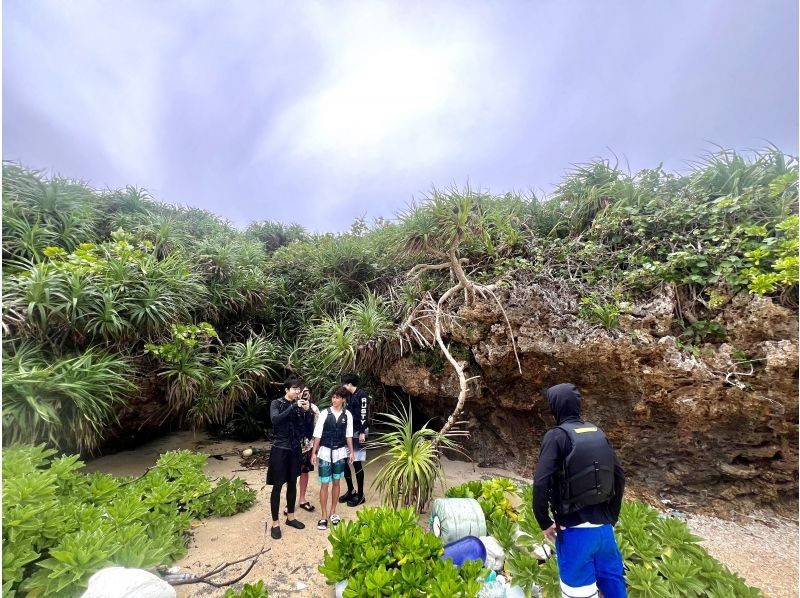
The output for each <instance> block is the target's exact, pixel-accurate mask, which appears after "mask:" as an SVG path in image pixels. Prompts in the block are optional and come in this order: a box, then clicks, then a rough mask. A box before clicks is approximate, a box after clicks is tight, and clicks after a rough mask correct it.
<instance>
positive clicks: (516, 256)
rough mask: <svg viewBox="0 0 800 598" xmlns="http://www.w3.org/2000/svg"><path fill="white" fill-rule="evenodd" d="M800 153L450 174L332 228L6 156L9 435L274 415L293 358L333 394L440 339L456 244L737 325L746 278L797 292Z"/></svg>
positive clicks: (708, 327) (591, 293)
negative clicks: (451, 184) (724, 312)
mask: <svg viewBox="0 0 800 598" xmlns="http://www.w3.org/2000/svg"><path fill="white" fill-rule="evenodd" d="M797 172H798V171H797V160H796V158H794V157H790V156H786V155H784V154H783V153H782V152H780V151H778V150H776V149H772V148H771V149H767V150H765V151H763V152H761V153H759V154H755V155H751V156H747V157H746V156H742V155H739V154H736V153H734V152H720V153H717V154H714V155H710V156H708V157H707V158H706V159H705V160H704V161H702V162H701V163H698V164H696V165H695V167H694V170H693V171H692V172H691V173H689V174H687V175H676V174H670V173H666V172H664V171H663V170H662V169H661V168H660V167H658V168H655V169H651V170H645V171H642V172H639V173H636V174H628V173H626V172H623V171H622V170H620V169H619V168H618V167H617V166H616V165H614V164H611V163H610V162H608V161H597V162H594V163H592V164H588V165H585V166H579V167H576V168H575V169H574V170H573V171H572V172H571V173H569V174H568V176H567V177H566V178H565V179H564V181H563V182H562V184H561V185H559V186H558V187H557V189H556V190H555V192H554V194H553V196H552V197H551V198H549V199H546V200H544V199H540V198H537V197H535V196H533V195H524V194H516V193H506V194H502V195H493V194H491V193H489V192H488V191H482V190H475V189H470V188H464V189H456V188H453V189H446V190H434V191H432V192H431V193H430V195H429V196H427V197H425V198H423V199H421V200H420V201H418V202H416V203H415V204H413V205H411V206H409V207H408V208H407V210H405V211H404V212H403V213H402V214H399V215H398V218H397V219H396V220H395V221H392V222H389V221H384V220H381V221H378V222H376V223H375V224H374V225H372V226H368V225H367V224H366V223H365V222H363V221H358V222H356V223H355V224H354V225H353V227H352V228H351V230H350V231H348V232H344V233H342V234H336V235H334V234H324V235H312V234H308V233H307V232H306V231H304V230H303V229H302V228H301V227H299V226H297V225H283V224H279V223H274V222H260V223H254V224H252V225H251V226H250V227H248V228H247V229H246V230H244V231H240V230H237V229H235V228H234V227H233V226H231V225H230V224H229V223H227V222H225V221H223V220H221V219H219V218H217V217H216V216H214V215H212V214H210V213H208V212H204V211H201V210H197V209H191V208H184V207H178V206H172V205H167V204H163V203H159V202H156V201H154V200H152V199H151V198H150V197H149V196H148V195H147V194H146V193H144V192H143V191H141V190H137V189H133V188H127V189H122V190H115V191H95V190H92V189H90V188H88V187H87V186H85V185H83V184H81V183H79V182H75V181H70V180H66V179H62V178H51V179H48V178H45V177H43V176H41V175H40V174H38V173H36V172H31V171H29V170H26V169H24V168H21V167H19V166H15V165H5V166H4V169H3V174H4V184H3V289H4V293H3V328H4V344H3V436H4V439H5V440H4V442H6V443H17V442H31V443H38V442H47V443H48V445H50V446H53V447H57V448H60V449H62V450H78V451H81V452H83V453H87V452H90V451H92V450H93V449H94V448H95V447H96V446H97V445H98V443H99V442H100V440H101V438H102V436H103V430H104V429H105V428H106V427H107V426H110V425H114V423H115V418H116V417H117V414H118V413H119V407H120V406H121V405H123V404H125V403H126V402H128V401H129V400H130V399H131V397H137V399H138V400H142V399H143V398H144V399H149V400H150V401H151V402H152V403H154V404H157V405H158V406H159V409H160V411H159V414H158V417H156V418H154V420H157V422H166V421H174V420H184V421H188V422H190V423H191V424H192V425H193V426H195V427H200V426H203V425H205V424H208V423H213V422H221V421H225V420H227V419H229V418H230V417H231V416H232V415H233V414H235V413H238V417H239V419H240V420H241V421H243V422H244V423H245V424H246V425H248V426H249V427H250V428H251V429H252V428H253V427H254V424H253V422H252V418H251V417H250V416H249V415H248V413H247V411H246V409H244V410H243V405H246V404H247V403H248V401H250V400H252V399H253V398H254V397H256V396H261V395H264V394H265V393H267V391H268V389H269V384H270V383H272V382H275V381H277V380H280V379H282V378H283V376H285V374H286V373H287V372H297V373H300V374H302V375H303V376H305V377H306V378H307V379H308V380H309V381H310V382H311V383H312V385H313V387H314V390H315V392H316V394H323V393H324V392H326V391H327V390H328V389H329V388H330V386H331V385H332V384H333V382H334V381H335V379H336V378H337V376H338V374H339V373H341V372H342V371H344V370H349V369H356V370H358V371H359V372H360V373H362V374H363V375H364V376H365V377H366V378H367V379H368V377H369V375H370V373H373V372H375V371H376V369H377V368H378V367H380V365H381V364H382V363H383V362H385V361H386V360H391V359H394V358H395V357H396V356H397V355H398V354H399V353H400V351H407V350H408V349H409V348H410V347H409V343H410V344H411V346H417V347H419V344H420V341H421V339H420V337H419V335H418V330H419V328H415V327H414V326H412V325H410V323H411V322H412V320H413V317H417V316H420V315H421V314H422V312H424V309H423V310H422V312H421V311H420V306H423V307H424V306H425V305H428V304H429V302H431V301H436V300H437V298H439V297H441V296H442V294H443V293H444V292H445V291H446V290H447V289H448V288H450V287H452V282H451V276H460V273H459V272H457V271H456V270H454V267H452V266H451V267H438V266H440V265H443V264H444V265H446V264H447V262H448V259H450V258H454V259H455V260H456V261H455V262H451V263H457V264H459V266H458V268H461V266H462V265H463V272H462V273H465V275H467V276H469V277H470V279H471V280H474V281H475V282H477V283H481V284H494V283H499V284H501V285H502V284H507V283H513V282H515V281H522V282H525V281H534V280H539V281H549V282H551V283H557V284H559V285H561V286H562V287H563V286H567V287H568V288H570V289H573V290H574V293H575V295H576V298H583V300H582V302H581V304H580V305H581V310H580V313H579V317H581V318H584V319H585V320H587V321H588V322H590V323H592V324H596V325H598V326H603V327H605V328H608V329H613V328H614V327H616V326H618V322H619V314H620V313H621V311H624V306H625V305H626V302H627V301H628V300H629V299H630V298H632V297H634V296H635V295H637V294H646V293H648V292H650V291H651V290H652V289H654V288H655V287H657V286H659V285H663V284H672V285H674V286H675V289H676V292H677V294H678V297H679V298H680V311H679V313H676V314H675V329H676V334H680V335H682V336H683V342H684V345H685V346H686V347H687V348H688V349H691V347H692V346H693V344H696V343H700V342H708V341H715V340H718V339H720V338H724V330H716V329H714V327H713V326H712V324H711V320H712V319H713V318H714V316H715V315H716V314H717V313H718V312H719V310H720V309H721V308H722V307H724V305H725V304H726V303H727V302H728V301H730V299H731V298H732V297H733V296H734V295H735V294H736V293H742V292H743V293H757V294H762V295H768V296H770V297H772V298H773V299H774V300H775V301H779V302H781V303H783V304H785V305H790V306H792V307H796V305H797V289H798V285H797V281H798V264H797V251H798V237H797V228H798V220H797V198H798V192H797ZM422 264H428V265H431V266H437V267H432V268H425V267H424V266H422ZM415 267H416V268H415ZM451 300H452V301H456V302H457V301H460V300H461V299H460V298H459V297H458V296H454V297H453V298H452V299H451ZM426 302H427V303H426ZM415 310H416V311H415ZM422 315H424V314H422ZM415 330H416V331H417V332H415ZM415 335H416V336H415ZM423 344H424V343H423ZM426 350H427V351H430V348H427V349H426ZM435 352H436V349H435V348H434V349H433V353H435ZM467 353H469V351H468V348H467ZM467 357H469V356H467ZM434 361H435V358H434ZM255 429H257V426H255Z"/></svg>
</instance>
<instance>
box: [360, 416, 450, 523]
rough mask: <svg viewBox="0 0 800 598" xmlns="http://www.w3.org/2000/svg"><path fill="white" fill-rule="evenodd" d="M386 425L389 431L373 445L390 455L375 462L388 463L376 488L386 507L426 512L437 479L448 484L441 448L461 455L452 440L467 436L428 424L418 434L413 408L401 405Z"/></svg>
mask: <svg viewBox="0 0 800 598" xmlns="http://www.w3.org/2000/svg"><path fill="white" fill-rule="evenodd" d="M382 423H383V424H384V425H386V426H387V427H388V429H389V431H388V432H386V433H385V434H383V435H382V436H381V437H380V439H379V440H377V441H376V442H374V443H372V446H374V447H376V448H385V449H386V452H385V453H384V454H383V455H381V456H379V457H376V459H374V460H373V461H380V460H385V459H388V461H387V462H386V463H385V464H384V466H383V467H382V468H381V470H380V471H379V472H378V475H376V476H375V480H374V481H373V483H372V485H373V486H374V487H376V488H377V489H378V491H379V492H380V493H381V495H382V496H383V501H384V504H387V505H391V506H392V507H393V508H395V509H398V508H401V507H414V508H415V509H417V511H418V512H420V513H422V512H423V511H424V510H425V509H426V508H427V506H428V502H430V499H431V496H432V495H433V490H434V488H435V486H436V482H437V480H438V481H439V482H440V483H443V481H444V470H443V469H442V464H441V461H440V460H439V456H440V453H439V449H450V450H454V451H459V452H461V449H460V448H459V447H458V445H457V444H456V443H455V442H454V441H453V440H452V438H453V436H460V435H464V433H463V432H454V433H450V434H448V435H443V434H441V433H440V432H437V431H436V430H433V429H431V428H429V427H428V424H425V426H423V427H422V428H420V429H419V430H417V431H416V432H415V431H414V428H413V426H412V425H411V406H410V405H409V407H408V409H406V407H405V406H401V407H400V410H399V413H397V414H392V413H387V414H384V416H383V422H382ZM428 423H430V422H428ZM437 447H438V448H437Z"/></svg>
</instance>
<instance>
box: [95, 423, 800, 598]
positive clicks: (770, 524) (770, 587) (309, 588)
mask: <svg viewBox="0 0 800 598" xmlns="http://www.w3.org/2000/svg"><path fill="white" fill-rule="evenodd" d="M249 446H256V447H258V446H263V444H260V443H253V444H252V445H250V444H248V443H242V442H234V441H228V440H224V441H218V440H214V439H209V438H208V437H206V436H205V435H200V434H198V435H194V434H192V433H191V432H179V433H175V434H171V435H169V436H165V437H163V438H160V439H157V440H154V441H152V442H150V443H147V444H145V445H142V446H141V447H139V448H137V449H135V450H133V451H124V452H120V453H116V454H113V455H109V456H105V457H101V458H99V459H96V460H94V461H91V462H90V463H88V465H87V470H88V471H103V472H106V473H111V474H114V475H140V474H141V473H142V472H143V471H144V470H145V468H147V467H149V466H151V465H153V464H154V463H155V461H156V459H157V458H158V456H159V455H160V454H161V453H163V452H166V451H169V450H173V449H178V448H185V449H189V450H194V451H198V452H204V453H207V454H209V455H221V456H222V458H221V459H217V458H210V459H209V460H208V464H207V466H206V473H207V474H208V475H209V476H210V477H212V478H218V477H222V476H225V477H232V476H238V477H241V478H243V479H244V480H245V481H247V483H248V484H249V485H250V487H251V488H253V489H254V490H256V491H257V493H258V498H257V500H256V503H255V505H253V507H252V508H251V509H250V510H248V511H246V512H244V513H239V514H237V515H234V516H233V517H215V518H210V519H206V520H203V521H198V522H196V523H195V524H194V526H193V529H192V534H191V539H190V541H189V548H188V553H187V555H186V556H185V557H184V558H183V559H182V560H181V561H179V562H178V563H177V565H178V566H179V567H180V568H181V572H185V573H194V574H202V573H204V572H206V571H208V570H210V569H212V568H213V567H215V566H217V565H219V564H221V563H225V562H230V561H235V560H238V559H241V558H243V557H245V556H247V555H250V554H254V553H257V552H258V551H259V550H261V549H262V547H266V548H268V549H269V550H268V551H267V552H266V553H265V554H263V555H262V556H261V557H260V559H259V561H258V563H257V564H256V566H255V567H254V568H253V570H252V571H250V573H249V574H248V575H247V577H245V578H244V579H243V580H242V581H241V582H239V583H238V584H236V585H235V586H233V587H235V588H239V587H241V585H242V584H244V583H255V582H257V581H258V580H260V579H263V580H264V582H265V584H266V586H267V588H268V589H269V595H270V596H274V597H276V598H281V597H284V596H293V597H299V596H308V597H317V596H319V597H323V596H324V597H331V596H333V589H332V587H331V586H328V585H327V584H326V583H325V578H324V577H323V576H322V575H321V574H320V573H319V571H318V570H317V566H318V565H319V564H320V562H321V561H322V556H323V552H324V551H325V549H326V548H328V549H329V548H330V545H329V543H328V540H327V537H328V532H323V531H319V530H317V529H316V523H317V520H318V519H319V482H318V478H317V476H316V472H314V473H312V474H311V477H310V481H309V487H308V500H309V501H310V502H311V503H312V504H314V505H316V507H317V511H315V512H313V513H308V512H306V511H303V510H298V512H297V519H298V520H300V521H302V522H303V523H304V524H305V525H306V528H305V529H304V530H296V529H293V528H291V527H287V526H286V525H282V526H281V528H282V532H283V538H282V539H281V540H278V541H275V540H272V539H271V538H269V534H268V529H266V528H265V522H267V521H268V520H269V519H270V516H269V497H270V490H271V487H270V486H265V485H264V473H265V472H264V470H258V469H243V467H242V465H241V464H240V459H239V456H238V451H239V450H241V449H244V448H247V447H249ZM377 466H378V465H377V464H374V465H369V466H367V467H366V480H367V489H366V498H367V502H366V505H365V506H377V505H379V504H380V496H378V494H377V492H375V491H374V490H371V489H370V488H369V483H370V481H371V480H372V479H373V478H374V472H375V470H376V467H377ZM444 469H445V472H446V475H447V479H446V481H445V484H446V485H447V486H452V485H456V484H460V483H463V482H465V481H467V480H472V479H480V478H483V477H493V476H506V477H509V478H512V479H519V476H517V475H516V474H513V473H511V472H508V471H504V470H501V469H492V468H479V467H476V466H474V465H473V464H471V463H465V462H461V461H448V460H445V462H444ZM439 492H441V490H440V491H439ZM631 494H633V495H637V494H639V493H637V488H636V487H633V488H631ZM360 508H363V507H358V508H356V509H354V508H351V507H348V506H347V505H340V506H339V510H338V513H339V515H340V516H341V517H342V519H344V520H349V519H354V518H355V512H356V511H357V509H360ZM422 520H424V516H423V517H422ZM686 521H687V523H688V525H689V527H690V529H691V530H692V532H693V533H695V534H697V535H699V536H701V537H703V538H704V542H703V544H704V545H705V546H706V548H707V549H708V550H709V552H710V553H711V554H712V555H714V556H715V557H716V558H718V559H719V560H720V561H722V562H723V563H725V564H726V565H727V566H728V567H730V568H731V569H732V570H733V571H735V572H736V573H738V574H739V575H741V576H742V577H744V578H745V579H746V580H747V582H748V583H749V584H751V585H754V586H756V587H758V588H761V589H762V590H763V591H764V593H765V595H766V596H769V597H771V598H794V597H795V596H797V595H798V570H797V555H798V528H797V522H796V521H791V520H788V519H785V518H780V517H776V516H770V515H768V514H763V513H759V514H753V515H752V519H750V520H749V521H748V522H747V523H737V522H731V521H726V520H723V519H719V518H716V517H709V516H706V515H700V514H693V513H686ZM265 529H266V533H265ZM246 565H247V563H245V564H242V565H235V566H233V567H231V568H230V569H229V570H228V571H227V572H226V574H224V575H222V576H221V578H222V580H224V579H232V578H235V577H237V576H238V575H239V574H241V573H242V572H243V571H244V570H245V567H246ZM215 579H217V578H215ZM177 590H178V596H179V597H181V598H190V597H191V598H194V597H198V598H199V597H204V598H212V597H216V596H221V595H222V594H224V591H225V590H224V589H218V588H213V587H210V586H208V585H204V584H194V585H184V586H179V587H178V588H177Z"/></svg>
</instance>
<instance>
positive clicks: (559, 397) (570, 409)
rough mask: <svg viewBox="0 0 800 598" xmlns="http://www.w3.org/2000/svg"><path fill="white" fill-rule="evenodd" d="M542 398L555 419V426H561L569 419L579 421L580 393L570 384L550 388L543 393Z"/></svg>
mask: <svg viewBox="0 0 800 598" xmlns="http://www.w3.org/2000/svg"><path fill="white" fill-rule="evenodd" d="M544 396H545V397H546V398H547V403H548V404H549V405H550V411H551V412H552V413H553V416H554V417H555V418H556V425H561V424H562V423H563V422H565V421H566V420H567V419H569V418H578V419H580V416H581V391H579V390H578V387H577V386H575V385H574V384H572V383H571V382H567V383H564V384H556V385H555V386H551V387H550V388H548V389H547V390H546V391H544Z"/></svg>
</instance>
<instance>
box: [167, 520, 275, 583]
mask: <svg viewBox="0 0 800 598" xmlns="http://www.w3.org/2000/svg"><path fill="white" fill-rule="evenodd" d="M266 544H267V524H266V523H264V542H263V543H262V544H261V550H259V551H258V552H256V553H255V554H251V555H250V556H246V557H244V558H241V559H238V560H236V561H230V562H226V563H222V564H221V565H218V566H216V567H214V568H213V569H211V570H210V571H207V572H206V573H203V574H202V575H194V574H191V573H168V574H166V575H164V581H166V582H167V583H169V584H170V585H172V586H184V585H190V584H195V583H204V584H206V585H209V586H212V587H214V588H224V587H226V586H230V585H233V584H235V583H237V582H239V581H241V580H243V579H244V578H245V577H247V575H248V574H249V573H250V571H252V570H253V567H255V566H256V563H257V562H258V559H259V558H261V555H262V554H264V553H266V552H269V551H270V550H271V548H265V546H266ZM250 559H252V562H251V563H250V564H249V565H248V566H247V569H245V570H244V573H242V574H241V575H238V576H237V577H235V578H233V579H229V580H227V581H212V580H211V578H212V577H214V576H216V575H219V574H220V573H223V572H224V571H225V570H226V569H227V568H228V567H231V566H233V565H238V564H239V563H243V562H245V561H248V560H250Z"/></svg>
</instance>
